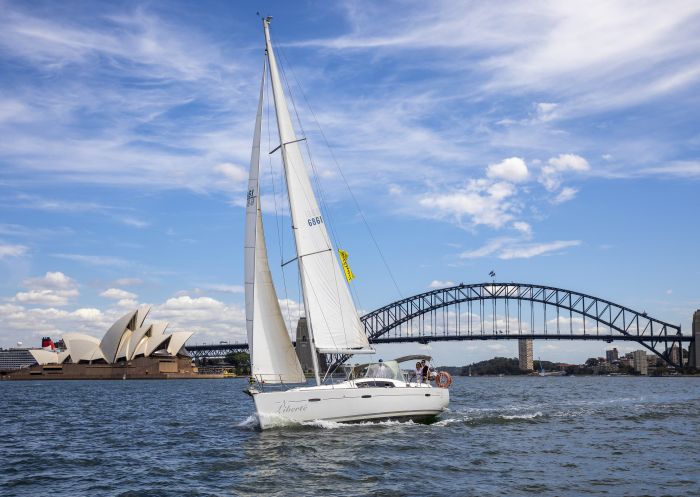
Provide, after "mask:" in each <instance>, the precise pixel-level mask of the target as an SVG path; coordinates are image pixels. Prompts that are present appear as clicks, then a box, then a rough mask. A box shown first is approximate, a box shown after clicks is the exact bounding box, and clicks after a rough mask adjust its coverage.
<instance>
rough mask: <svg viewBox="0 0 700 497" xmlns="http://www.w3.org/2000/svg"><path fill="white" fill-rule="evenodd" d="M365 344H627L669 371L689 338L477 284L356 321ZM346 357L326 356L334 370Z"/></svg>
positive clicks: (591, 306) (559, 300)
mask: <svg viewBox="0 0 700 497" xmlns="http://www.w3.org/2000/svg"><path fill="white" fill-rule="evenodd" d="M361 319H362V322H363V323H364V326H365V332H366V333H367V337H368V338H369V341H370V343H373V344H382V343H401V342H418V343H421V344H427V343H430V342H441V341H455V340H514V339H528V338H529V339H535V340H599V341H605V342H608V343H610V342H613V341H633V342H637V343H639V344H641V345H642V346H644V347H645V348H647V349H648V350H650V351H651V352H653V353H654V354H656V355H657V356H659V357H661V358H662V359H663V360H664V361H665V362H666V363H668V364H669V365H670V366H674V367H676V368H682V367H683V364H682V361H683V359H682V357H683V354H682V353H678V351H682V350H683V348H686V349H687V348H688V346H689V345H691V344H692V348H693V349H694V348H695V337H694V336H693V335H691V334H685V335H684V334H683V333H681V327H680V326H679V325H674V324H671V323H668V322H665V321H663V320H661V319H657V318H654V317H652V316H649V315H648V314H647V313H646V311H636V310H633V309H630V308H629V307H626V306H623V305H620V304H616V303H614V302H611V301H609V300H605V299H602V298H599V297H594V296H592V295H587V294H584V293H580V292H576V291H572V290H565V289H563V288H555V287H550V286H542V285H535V284H528V283H496V282H489V283H477V284H459V285H456V286H452V287H448V288H441V289H437V290H432V291H429V292H424V293H420V294H418V295H414V296H412V297H407V298H403V299H401V300H397V301H396V302H392V303H390V304H388V305H385V306H383V307H380V308H379V309H376V310H374V311H371V312H368V313H367V314H365V315H364V316H362V318H361ZM247 348H248V345H247V344H245V343H231V344H229V343H226V344H224V343H221V344H217V345H189V346H187V350H188V351H189V352H190V353H191V354H192V356H193V357H195V358H202V357H223V356H225V355H227V354H229V353H231V352H237V351H242V350H246V349H247ZM674 352H675V353H674ZM346 359H347V356H337V357H332V358H331V360H332V362H334V363H336V364H338V363H340V362H342V361H344V360H346Z"/></svg>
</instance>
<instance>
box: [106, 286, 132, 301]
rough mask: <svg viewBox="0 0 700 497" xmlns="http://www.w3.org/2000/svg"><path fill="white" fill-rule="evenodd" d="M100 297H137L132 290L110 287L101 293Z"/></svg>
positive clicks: (118, 298) (116, 298)
mask: <svg viewBox="0 0 700 497" xmlns="http://www.w3.org/2000/svg"><path fill="white" fill-rule="evenodd" d="M100 297H105V298H107V299H114V300H120V299H135V298H136V294H135V293H132V292H127V291H126V290H122V289H120V288H109V289H107V290H105V291H104V292H102V293H100Z"/></svg>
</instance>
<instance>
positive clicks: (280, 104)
mask: <svg viewBox="0 0 700 497" xmlns="http://www.w3.org/2000/svg"><path fill="white" fill-rule="evenodd" d="M270 21H272V16H267V17H265V18H263V29H264V31H265V54H266V55H267V60H268V68H269V69H270V82H271V84H272V95H273V99H274V101H275V115H276V116H277V129H278V131H279V137H280V148H281V149H282V162H283V164H284V166H285V176H287V175H288V174H289V170H288V168H287V163H288V159H287V147H286V145H287V144H290V143H289V142H291V143H293V144H294V145H296V142H297V138H296V135H295V133H294V128H293V127H292V122H291V118H290V117H289V110H288V109H287V102H286V101H285V99H284V90H283V89H282V83H281V81H280V76H279V71H278V70H277V59H276V58H275V52H274V51H273V50H272V42H271V41H270ZM278 93H280V95H281V96H278ZM285 117H286V121H287V122H284V121H285ZM283 129H285V130H286V131H288V132H290V133H289V135H287V134H286V133H283V131H282V130H283ZM285 139H286V140H285ZM287 199H288V201H289V211H290V212H292V195H291V193H289V194H288V195H287ZM292 230H293V231H295V233H294V235H295V236H294V246H295V249H296V253H297V265H298V267H299V276H300V278H301V294H302V299H303V301H304V310H305V311H306V326H307V329H308V333H309V347H310V352H311V363H312V366H313V370H314V378H315V380H316V385H320V384H321V372H320V371H319V369H320V368H319V365H318V353H317V351H316V341H315V340H314V331H313V323H312V322H311V316H310V315H309V307H308V305H309V304H308V300H307V298H306V296H307V289H306V282H305V280H304V278H303V276H302V275H303V271H304V266H303V260H302V257H301V255H300V253H299V243H298V241H297V237H296V229H295V226H294V218H293V217H292Z"/></svg>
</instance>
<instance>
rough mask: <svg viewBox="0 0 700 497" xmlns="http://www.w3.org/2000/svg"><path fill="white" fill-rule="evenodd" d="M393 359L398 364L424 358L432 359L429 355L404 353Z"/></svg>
mask: <svg viewBox="0 0 700 497" xmlns="http://www.w3.org/2000/svg"><path fill="white" fill-rule="evenodd" d="M394 360H395V361H396V362H398V363H399V364H401V363H402V362H406V361H423V360H425V361H427V362H430V361H432V360H433V358H432V357H430V356H429V355H422V354H413V355H404V356H401V357H397V358H396V359H394Z"/></svg>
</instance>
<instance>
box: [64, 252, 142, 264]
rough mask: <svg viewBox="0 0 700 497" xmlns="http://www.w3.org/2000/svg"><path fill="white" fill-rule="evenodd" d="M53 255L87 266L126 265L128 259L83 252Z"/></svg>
mask: <svg viewBox="0 0 700 497" xmlns="http://www.w3.org/2000/svg"><path fill="white" fill-rule="evenodd" d="M53 256H54V257H59V258H61V259H68V260H71V261H75V262H80V263H83V264H87V265H89V266H117V267H119V266H127V265H129V261H127V260H126V259H123V258H121V257H116V256H111V255H85V254H53Z"/></svg>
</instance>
